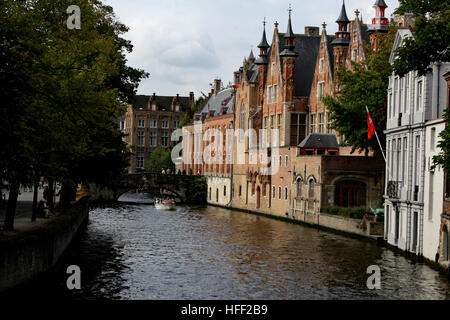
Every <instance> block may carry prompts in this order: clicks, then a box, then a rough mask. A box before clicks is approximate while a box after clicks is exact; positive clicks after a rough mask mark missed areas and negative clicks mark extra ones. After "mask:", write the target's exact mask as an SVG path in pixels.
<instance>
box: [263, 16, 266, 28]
mask: <svg viewBox="0 0 450 320" xmlns="http://www.w3.org/2000/svg"><path fill="white" fill-rule="evenodd" d="M263 26H264V28H265V27H266V17H264V20H263Z"/></svg>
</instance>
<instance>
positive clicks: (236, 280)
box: [9, 204, 450, 300]
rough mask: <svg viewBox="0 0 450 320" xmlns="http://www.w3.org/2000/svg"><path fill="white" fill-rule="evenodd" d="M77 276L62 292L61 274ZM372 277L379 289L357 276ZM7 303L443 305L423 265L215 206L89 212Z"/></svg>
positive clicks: (441, 282) (437, 280) (442, 289)
mask: <svg viewBox="0 0 450 320" xmlns="http://www.w3.org/2000/svg"><path fill="white" fill-rule="evenodd" d="M70 265H78V266H79V267H80V268H81V279H82V280H81V282H82V289H81V290H80V291H69V290H68V289H67V287H66V279H67V277H68V275H67V274H66V269H67V267H68V266H70ZM372 265H377V266H379V267H380V269H381V290H369V289H368V288H367V284H366V283H367V278H368V277H369V276H370V275H369V274H367V268H368V267H369V266H372ZM9 294H10V295H14V294H17V295H18V296H20V297H21V298H24V297H31V298H33V297H39V298H42V297H48V298H59V299H61V298H62V299H194V300H196V299H449V298H450V284H449V281H448V279H447V278H446V277H444V276H441V275H439V273H438V272H436V271H434V270H432V269H431V268H429V267H428V266H427V265H424V264H419V263H415V262H412V261H410V260H407V259H405V258H404V257H403V256H402V255H401V254H396V253H394V252H392V251H390V250H388V249H386V248H384V247H379V246H377V245H376V244H374V243H372V242H365V241H361V240H357V239H353V238H349V237H344V236H340V235H336V234H333V233H328V232H324V231H319V230H317V229H315V228H309V227H305V226H302V225H297V224H291V223H287V222H283V221H279V220H275V219H270V218H266V217H261V216H257V215H251V214H248V213H243V212H239V211H232V210H227V209H220V208H216V207H198V208H196V207H182V206H181V207H178V208H177V210H176V211H158V210H155V208H154V207H153V206H150V205H144V204H121V205H114V206H110V207H105V208H96V209H92V211H91V212H90V219H89V223H88V225H87V226H86V228H85V229H84V230H83V231H82V232H81V233H80V234H79V236H78V237H77V238H76V239H75V240H74V242H73V244H72V245H71V246H70V247H69V249H68V250H67V251H66V253H65V254H64V256H63V257H62V259H61V261H60V262H59V263H58V266H57V267H56V268H55V269H54V270H53V271H52V272H50V273H48V274H47V275H45V276H43V277H41V278H39V279H38V280H36V281H33V282H31V283H29V284H27V285H25V286H22V287H20V288H17V290H15V291H14V292H10V293H9Z"/></svg>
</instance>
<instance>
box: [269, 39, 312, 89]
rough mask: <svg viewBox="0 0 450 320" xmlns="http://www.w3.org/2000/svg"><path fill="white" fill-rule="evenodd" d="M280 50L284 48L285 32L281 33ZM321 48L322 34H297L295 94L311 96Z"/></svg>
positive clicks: (295, 42) (295, 45) (295, 44)
mask: <svg viewBox="0 0 450 320" xmlns="http://www.w3.org/2000/svg"><path fill="white" fill-rule="evenodd" d="M278 37H279V45H280V48H279V52H282V51H283V50H284V41H283V39H284V34H282V33H279V34H278ZM319 48H320V36H307V35H303V34H300V35H295V38H294V51H295V52H296V53H297V54H298V56H297V57H296V59H295V79H294V83H295V90H294V96H297V97H309V94H310V92H311V85H312V81H313V77H314V71H315V68H316V61H317V55H318V53H319Z"/></svg>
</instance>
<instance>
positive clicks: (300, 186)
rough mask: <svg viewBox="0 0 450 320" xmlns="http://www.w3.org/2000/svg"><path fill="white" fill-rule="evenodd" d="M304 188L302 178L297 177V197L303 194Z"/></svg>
mask: <svg viewBox="0 0 450 320" xmlns="http://www.w3.org/2000/svg"><path fill="white" fill-rule="evenodd" d="M302 189H303V181H302V178H297V197H301V196H302Z"/></svg>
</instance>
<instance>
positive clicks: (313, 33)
mask: <svg viewBox="0 0 450 320" xmlns="http://www.w3.org/2000/svg"><path fill="white" fill-rule="evenodd" d="M305 35H307V36H308V37H318V36H319V27H311V26H307V27H305Z"/></svg>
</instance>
